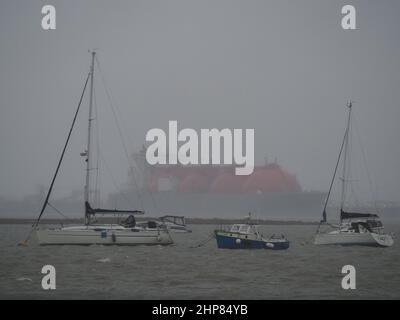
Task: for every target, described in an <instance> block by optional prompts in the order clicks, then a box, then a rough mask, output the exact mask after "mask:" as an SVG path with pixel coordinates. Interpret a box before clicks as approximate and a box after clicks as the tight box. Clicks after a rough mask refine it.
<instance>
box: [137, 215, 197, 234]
mask: <svg viewBox="0 0 400 320" xmlns="http://www.w3.org/2000/svg"><path fill="white" fill-rule="evenodd" d="M136 225H137V226H138V227H146V226H148V225H151V226H153V228H156V227H159V228H167V229H168V230H169V231H170V232H174V233H190V232H192V230H190V229H188V228H187V226H186V222H185V217H183V216H163V217H161V218H159V219H158V220H150V221H141V222H138V223H137V224H136Z"/></svg>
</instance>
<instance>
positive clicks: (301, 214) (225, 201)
mask: <svg viewBox="0 0 400 320" xmlns="http://www.w3.org/2000/svg"><path fill="white" fill-rule="evenodd" d="M133 160H134V162H135V164H136V166H137V167H138V169H139V170H136V171H135V172H130V179H132V180H133V179H134V178H135V180H136V182H135V184H133V183H131V184H130V185H132V186H133V185H135V186H136V185H138V186H139V188H140V192H137V190H133V189H134V188H133V187H132V189H131V190H127V192H129V195H130V196H132V197H133V200H137V201H139V200H140V201H142V202H144V203H145V207H146V209H147V211H149V214H152V212H154V213H163V214H177V215H185V216H188V217H199V218H201V217H204V218H213V217H216V218H234V217H241V216H243V215H244V214H246V213H247V212H249V211H252V212H253V213H255V214H256V215H257V216H258V217H259V218H262V219H268V218H273V219H282V218H283V219H301V218H313V217H315V216H318V213H319V212H320V210H321V205H322V202H323V199H324V197H325V194H324V193H322V192H309V191H304V190H302V187H301V185H300V183H299V182H298V180H297V178H296V176H295V175H294V174H291V173H289V172H287V171H286V170H285V169H283V168H282V167H281V166H280V165H279V164H278V163H277V162H276V161H275V162H274V163H267V162H266V163H265V164H264V165H263V166H256V167H255V168H254V172H253V173H252V174H251V175H249V176H237V175H235V166H226V165H196V166H183V165H156V166H150V165H148V164H147V162H146V159H145V149H143V150H142V151H141V152H139V153H137V154H134V156H133ZM139 175H140V176H139ZM125 193H126V192H125ZM111 197H112V198H113V197H115V198H114V199H112V198H111V199H110V200H111V201H115V202H118V203H120V202H121V201H122V202H123V201H124V199H121V198H118V199H117V198H116V197H118V195H113V196H111ZM139 197H140V198H141V199H139Z"/></svg>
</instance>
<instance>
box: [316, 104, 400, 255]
mask: <svg viewBox="0 0 400 320" xmlns="http://www.w3.org/2000/svg"><path fill="white" fill-rule="evenodd" d="M347 106H348V118H347V127H346V131H345V135H344V138H343V142H342V146H341V148H340V152H339V157H338V159H337V163H336V167H335V171H334V175H333V178H332V181H331V185H330V188H329V192H328V196H327V198H326V201H325V205H324V210H323V213H322V220H321V223H320V225H319V227H318V230H317V233H316V235H315V240H314V244H316V245H364V246H378V247H390V246H392V245H393V242H394V241H393V237H392V236H391V235H390V234H386V233H385V232H384V228H383V225H382V222H381V221H380V219H379V216H378V215H377V214H373V213H365V212H348V211H345V210H344V202H345V201H344V200H345V193H346V181H347V180H346V174H347V172H346V158H347V153H348V147H349V135H350V124H351V111H352V103H351V102H350V103H349V104H348V105H347ZM343 151H344V156H343V175H342V178H341V181H342V197H341V205H340V224H339V225H336V226H332V225H330V226H331V227H333V228H334V230H333V231H330V232H322V231H321V226H322V225H324V224H325V225H326V224H327V215H326V207H327V204H328V200H329V197H330V194H331V191H332V186H333V182H334V180H335V176H336V172H337V169H338V165H339V162H340V159H341V155H342V152H343Z"/></svg>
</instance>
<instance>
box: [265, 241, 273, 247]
mask: <svg viewBox="0 0 400 320" xmlns="http://www.w3.org/2000/svg"><path fill="white" fill-rule="evenodd" d="M265 245H266V246H267V247H268V248H273V247H274V244H273V243H271V242H267V243H266V244H265Z"/></svg>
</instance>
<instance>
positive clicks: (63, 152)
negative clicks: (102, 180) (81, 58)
mask: <svg viewBox="0 0 400 320" xmlns="http://www.w3.org/2000/svg"><path fill="white" fill-rule="evenodd" d="M89 76H90V72H89V74H88V76H87V78H86V81H85V86H84V87H83V91H82V94H81V97H80V99H79V104H78V107H77V108H76V111H75V115H74V119H73V120H72V124H71V128H70V129H69V132H68V137H67V140H66V141H65V145H64V148H63V151H62V153H61V157H60V160H59V161H58V165H57V168H56V172H55V173H54V176H53V179H52V181H51V184H50V188H49V191H48V192H47V196H46V199H45V201H44V203H43V206H42V209H41V211H40V214H39V217H38V219H37V220H36V222H35V223H34V224H33V225H32V227H37V225H38V224H39V221H40V218H41V217H42V215H43V212H44V210H45V209H46V206H47V204H48V202H49V198H50V194H51V192H52V190H53V186H54V182H55V181H56V178H57V175H58V172H59V170H60V167H61V163H62V161H63V159H64V155H65V151H66V150H67V146H68V144H69V140H70V138H71V134H72V130H73V129H74V126H75V122H76V118H77V117H78V113H79V109H80V108H81V104H82V100H83V97H84V95H85V91H86V86H87V84H88V81H89Z"/></svg>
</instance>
